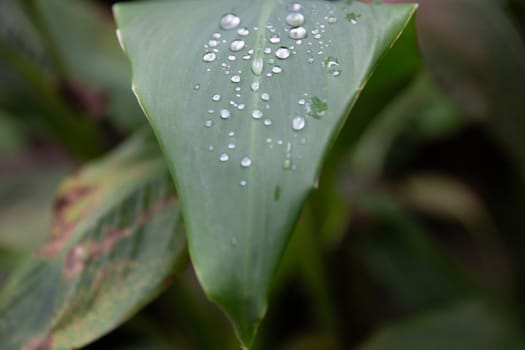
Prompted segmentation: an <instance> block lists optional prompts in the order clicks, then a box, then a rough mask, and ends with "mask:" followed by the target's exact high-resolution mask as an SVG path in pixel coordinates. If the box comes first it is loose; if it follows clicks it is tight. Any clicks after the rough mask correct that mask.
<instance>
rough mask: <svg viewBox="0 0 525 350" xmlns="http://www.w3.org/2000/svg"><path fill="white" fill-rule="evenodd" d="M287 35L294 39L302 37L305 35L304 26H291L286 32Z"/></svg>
mask: <svg viewBox="0 0 525 350" xmlns="http://www.w3.org/2000/svg"><path fill="white" fill-rule="evenodd" d="M288 36H289V37H290V39H294V40H299V39H304V38H305V37H306V29H304V27H297V28H292V29H290V31H289V32H288Z"/></svg>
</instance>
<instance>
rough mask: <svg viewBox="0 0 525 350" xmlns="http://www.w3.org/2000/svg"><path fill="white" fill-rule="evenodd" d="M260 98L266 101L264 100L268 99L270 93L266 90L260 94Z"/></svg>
mask: <svg viewBox="0 0 525 350" xmlns="http://www.w3.org/2000/svg"><path fill="white" fill-rule="evenodd" d="M261 100H263V101H266V102H268V101H270V94H269V93H267V92H263V93H262V94H261Z"/></svg>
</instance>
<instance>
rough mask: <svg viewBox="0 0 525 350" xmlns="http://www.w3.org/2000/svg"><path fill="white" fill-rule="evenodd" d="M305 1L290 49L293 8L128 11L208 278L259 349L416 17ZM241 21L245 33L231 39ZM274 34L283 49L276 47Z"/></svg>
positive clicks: (142, 89) (128, 41)
mask: <svg viewBox="0 0 525 350" xmlns="http://www.w3.org/2000/svg"><path fill="white" fill-rule="evenodd" d="M301 4H302V9H301V13H303V14H304V16H305V22H304V28H305V30H306V37H305V38H304V39H303V40H302V41H301V42H299V41H296V40H293V39H291V38H289V34H290V33H292V31H291V29H290V26H289V25H287V22H286V20H285V18H286V17H287V15H288V13H289V11H288V7H289V6H291V2H279V1H273V0H254V1H248V2H247V1H239V0H222V1H177V2H147V3H141V4H125V5H118V6H117V7H116V9H115V13H116V16H117V22H118V27H119V30H120V35H121V38H122V43H123V47H124V49H125V50H126V51H127V53H128V55H129V57H130V59H131V62H132V67H133V71H134V79H133V80H134V82H133V84H134V91H135V93H136V94H137V97H138V99H139V101H140V102H141V105H142V106H143V109H144V110H145V112H146V115H147V116H148V118H149V120H150V122H151V124H152V126H153V128H154V130H155V132H156V134H157V136H158V139H159V141H160V144H161V147H162V148H163V149H164V151H165V153H166V155H167V157H168V159H169V164H170V166H171V170H172V173H173V175H174V178H175V181H176V184H177V188H178V190H179V193H180V196H181V200H182V205H183V210H184V214H185V221H186V225H187V231H188V238H189V246H190V253H191V255H192V258H193V262H194V265H195V268H196V272H197V275H198V277H199V279H200V281H201V284H202V285H203V287H204V289H205V291H206V292H207V294H208V296H209V297H210V298H211V299H212V300H214V301H215V302H217V303H218V304H219V305H220V306H221V307H222V308H223V309H224V310H225V311H226V312H227V314H228V315H229V316H230V317H231V318H232V320H233V322H234V323H235V325H236V328H237V331H238V334H239V336H240V338H241V339H242V340H243V341H244V342H245V343H247V344H249V343H251V341H252V339H253V336H254V333H255V330H256V328H257V326H258V324H259V322H260V320H261V318H262V317H263V315H264V313H265V310H266V303H267V302H266V298H267V294H268V289H269V285H270V281H271V278H272V275H273V273H274V271H275V269H276V266H277V264H278V262H279V259H280V257H281V255H282V253H283V250H284V248H285V246H286V243H287V241H288V239H289V236H290V233H291V230H292V228H293V226H294V223H295V221H296V218H297V216H298V213H299V211H300V209H301V206H302V203H303V201H304V199H305V198H306V196H307V195H308V193H309V192H310V190H311V189H312V187H313V186H314V185H315V183H316V181H317V180H316V179H317V177H318V175H319V169H320V166H321V160H322V159H323V157H324V155H325V154H326V152H327V150H328V147H329V146H330V145H331V143H332V142H333V140H334V138H335V136H336V134H337V132H338V130H340V128H341V127H342V125H343V122H344V120H345V116H346V115H347V113H348V111H349V109H350V108H351V107H352V105H353V103H354V102H355V100H356V99H357V97H358V95H359V93H360V92H361V90H362V89H363V86H364V84H365V82H366V81H367V80H368V78H369V76H370V74H371V71H372V68H373V67H374V65H375V64H376V63H377V61H378V59H379V58H380V57H381V55H383V53H384V52H385V50H386V49H388V48H389V47H390V46H391V45H392V44H393V43H394V41H395V40H396V38H397V37H398V36H399V35H400V33H401V31H402V30H403V28H404V27H405V26H406V24H407V23H408V20H409V18H410V17H411V15H412V13H413V12H414V9H415V7H414V6H413V5H394V6H388V5H381V4H374V5H365V4H362V3H357V2H348V1H338V2H326V1H302V2H301ZM229 12H233V13H235V16H239V18H240V24H238V23H236V22H235V21H234V22H232V23H230V24H233V25H232V26H233V27H235V28H230V29H231V30H227V29H225V27H224V26H223V28H222V29H221V27H220V26H219V22H220V19H221V16H223V15H224V14H226V13H229ZM231 18H233V19H235V18H236V17H230V19H231ZM237 24H238V25H237ZM226 27H228V26H226ZM244 27H246V30H244V31H243V30H241V31H240V32H238V29H239V28H244ZM247 32H249V34H247ZM214 33H215V34H214ZM244 34H247V35H244ZM274 35H276V36H279V38H280V40H279V42H278V43H277V42H276V41H277V39H275V40H274V43H272V42H271V41H270V38H271V37H272V36H274ZM292 36H293V34H292ZM214 40H216V42H215V41H214ZM233 40H242V43H244V44H245V45H242V43H241V42H234V41H233ZM230 46H231V47H230ZM279 47H281V51H278V50H279ZM283 47H285V48H286V49H282V48H283ZM214 50H216V52H215V51H214ZM268 50H271V55H270V54H267V53H265V51H267V52H268ZM230 56H234V57H233V58H232V57H230ZM288 56H289V57H288ZM203 61H209V62H203ZM265 93H266V94H268V95H265ZM215 95H216V97H215V98H214V96H215Z"/></svg>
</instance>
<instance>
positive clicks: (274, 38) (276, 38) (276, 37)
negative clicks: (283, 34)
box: [269, 35, 281, 44]
mask: <svg viewBox="0 0 525 350" xmlns="http://www.w3.org/2000/svg"><path fill="white" fill-rule="evenodd" d="M269 40H270V42H271V43H272V44H278V43H280V42H281V38H280V37H279V35H272V36H271V37H270V39H269Z"/></svg>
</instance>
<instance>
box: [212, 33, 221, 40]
mask: <svg viewBox="0 0 525 350" xmlns="http://www.w3.org/2000/svg"><path fill="white" fill-rule="evenodd" d="M221 36H222V35H221V33H213V34H212V37H213V38H214V39H220V38H221Z"/></svg>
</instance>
